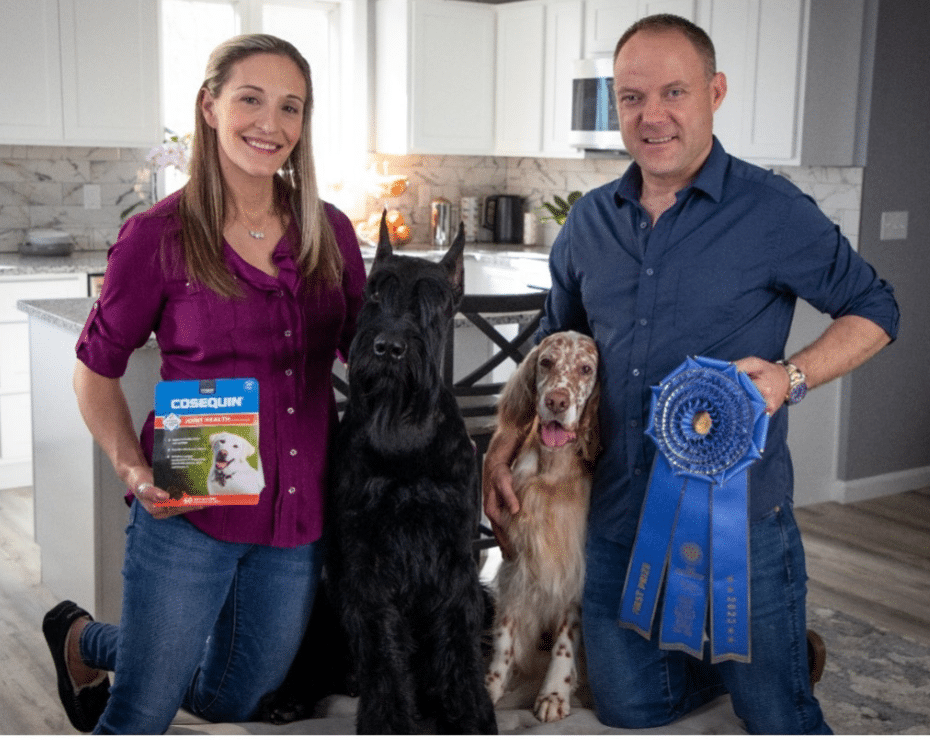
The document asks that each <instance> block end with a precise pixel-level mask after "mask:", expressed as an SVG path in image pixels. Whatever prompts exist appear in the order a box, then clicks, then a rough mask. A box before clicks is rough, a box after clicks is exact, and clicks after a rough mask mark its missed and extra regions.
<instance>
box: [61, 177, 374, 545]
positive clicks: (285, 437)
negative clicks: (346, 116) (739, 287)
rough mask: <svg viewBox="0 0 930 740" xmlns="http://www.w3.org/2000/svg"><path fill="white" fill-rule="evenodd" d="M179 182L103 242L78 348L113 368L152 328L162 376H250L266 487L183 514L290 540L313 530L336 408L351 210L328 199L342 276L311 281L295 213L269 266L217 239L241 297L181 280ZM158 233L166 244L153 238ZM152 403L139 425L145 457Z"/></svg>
mask: <svg viewBox="0 0 930 740" xmlns="http://www.w3.org/2000/svg"><path fill="white" fill-rule="evenodd" d="M179 198H180V195H179V194H175V195H173V196H169V197H168V198H166V199H164V200H163V201H161V202H160V203H157V204H156V205H155V206H153V207H152V208H150V209H149V210H148V211H146V212H145V213H142V214H139V215H137V216H134V217H133V218H131V219H129V220H128V221H127V222H126V224H125V225H124V226H123V228H122V230H121V231H120V235H119V238H118V240H117V241H116V243H115V244H114V245H113V246H112V247H111V248H110V252H109V256H108V259H107V270H106V276H105V280H104V287H103V291H102V293H101V295H100V299H99V300H98V301H96V302H95V303H94V306H93V309H92V310H91V312H90V315H89V316H88V317H87V323H86V324H85V325H84V329H83V331H82V332H81V336H80V339H78V343H77V357H78V359H80V360H81V361H82V362H83V363H84V364H85V365H87V367H89V368H90V369H91V370H93V371H94V372H96V373H99V374H100V375H104V376H106V377H109V378H118V377H121V376H122V375H123V373H124V372H125V371H126V365H127V363H128V361H129V356H130V355H131V354H132V352H133V351H134V350H135V349H137V348H138V347H141V346H142V345H143V344H145V342H146V341H147V340H148V338H149V336H150V335H151V333H152V332H153V331H154V332H155V337H156V339H157V341H158V346H159V348H160V350H161V377H162V378H163V379H164V380H182V379H208V378H239V377H251V378H256V379H257V380H258V382H259V389H260V391H259V393H260V395H259V411H260V416H261V418H260V426H259V452H260V454H261V459H262V465H263V468H264V473H265V482H266V485H265V488H264V490H263V491H262V493H261V496H260V499H259V503H258V504H257V505H255V506H212V507H207V508H206V509H203V510H201V511H195V512H191V513H189V514H186V515H185V516H186V517H187V519H188V520H189V521H190V522H191V523H193V524H194V525H195V526H196V527H198V528H199V529H201V530H202V531H203V532H205V533H207V534H209V535H211V536H212V537H215V538H217V539H220V540H224V541H227V542H246V543H252V544H259V545H273V546H277V547H296V546H299V545H303V544H306V543H308V542H313V541H314V540H316V539H318V538H319V537H320V535H321V533H322V516H323V490H324V488H323V487H324V480H325V475H326V449H327V443H328V440H329V436H330V429H331V427H332V425H333V423H334V420H335V419H336V411H335V399H334V395H333V389H332V382H331V376H330V373H331V369H332V365H333V361H334V359H335V357H336V354H337V352H338V353H339V354H340V355H341V356H342V357H346V356H347V355H348V349H349V343H350V342H351V340H352V336H353V334H354V332H355V326H356V319H357V317H358V312H359V310H360V308H361V304H362V290H363V288H364V283H365V268H364V264H363V262H362V256H361V252H360V251H359V248H358V240H357V239H356V237H355V232H354V230H353V229H352V224H351V223H350V222H349V220H348V218H346V216H345V215H344V214H343V213H341V212H340V211H338V210H337V209H336V208H334V207H332V206H330V205H329V204H327V206H326V212H327V215H328V217H329V220H330V223H331V224H332V226H333V229H334V231H335V234H336V239H337V241H338V243H339V249H340V251H341V252H342V257H343V261H344V263H345V268H344V271H343V279H342V285H341V287H337V288H329V289H326V290H320V291H314V290H313V289H309V288H307V287H306V286H305V285H304V284H303V283H302V281H301V280H300V278H299V275H298V272H297V267H296V264H295V261H294V259H293V254H292V252H293V248H294V244H295V242H296V240H297V238H298V231H297V227H296V223H295V220H294V219H292V220H291V224H290V226H289V228H288V230H287V233H286V234H285V235H284V236H283V237H282V239H281V241H280V242H279V243H278V244H277V246H276V247H275V251H274V254H273V256H272V259H273V261H274V263H275V264H276V265H277V267H278V271H279V272H278V277H277V278H273V277H271V276H270V275H268V274H266V273H264V272H262V271H261V270H259V269H257V268H255V267H253V266H252V265H250V264H248V263H247V262H246V261H245V260H243V259H242V258H241V257H240V256H239V255H238V254H237V253H236V251H235V250H233V249H232V248H231V247H230V246H229V245H228V244H227V245H226V263H227V265H228V266H229V269H230V270H231V271H232V274H233V275H234V276H235V278H236V280H237V281H238V283H239V286H240V288H241V289H242V292H243V294H244V297H242V298H232V299H227V298H222V297H220V296H218V295H217V294H216V293H214V292H213V291H211V290H209V289H207V288H204V287H202V286H199V285H197V284H192V283H190V282H188V280H187V279H186V277H185V274H184V267H183V261H181V260H180V249H179V226H180V222H179V218H178V200H179ZM163 243H164V247H165V248H164V254H163V250H162V244H163ZM153 428H154V412H152V413H150V414H149V417H148V419H147V420H146V422H145V424H144V426H143V428H142V434H141V442H142V449H143V451H144V452H145V454H146V456H147V457H148V459H149V462H150V463H151V454H152V442H153Z"/></svg>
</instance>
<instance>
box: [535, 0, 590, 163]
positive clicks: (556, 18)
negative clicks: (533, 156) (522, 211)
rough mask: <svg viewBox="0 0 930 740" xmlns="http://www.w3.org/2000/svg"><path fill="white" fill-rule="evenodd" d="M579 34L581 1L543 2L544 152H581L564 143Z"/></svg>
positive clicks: (575, 154) (558, 154)
mask: <svg viewBox="0 0 930 740" xmlns="http://www.w3.org/2000/svg"><path fill="white" fill-rule="evenodd" d="M583 34H584V31H583V28H582V6H581V3H579V2H577V1H575V0H558V1H557V2H549V3H547V4H546V57H545V77H544V85H543V89H544V90H545V96H544V98H543V155H544V156H548V157H563V158H564V157H581V156H583V154H582V152H581V151H580V150H579V149H577V148H576V147H573V146H569V144H568V132H569V131H570V130H571V127H572V75H573V72H574V64H575V62H576V61H577V60H579V59H581V58H582V56H583V54H582V43H583Z"/></svg>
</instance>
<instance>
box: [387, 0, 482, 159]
mask: <svg viewBox="0 0 930 740" xmlns="http://www.w3.org/2000/svg"><path fill="white" fill-rule="evenodd" d="M375 17H376V23H377V26H376V33H375V36H376V43H375V77H376V86H375V89H376V136H377V147H378V151H380V152H382V153H385V154H474V155H483V154H489V153H491V152H492V150H493V149H494V83H495V81H494V58H495V12H494V6H491V5H484V4H479V3H468V2H457V1H456V0H447V2H435V1H433V0H377V5H376V15H375Z"/></svg>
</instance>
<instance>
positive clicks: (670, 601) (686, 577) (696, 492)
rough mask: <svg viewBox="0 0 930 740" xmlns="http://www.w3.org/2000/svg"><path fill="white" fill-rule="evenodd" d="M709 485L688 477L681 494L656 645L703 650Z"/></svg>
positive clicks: (697, 655)
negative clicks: (658, 638)
mask: <svg viewBox="0 0 930 740" xmlns="http://www.w3.org/2000/svg"><path fill="white" fill-rule="evenodd" d="M710 500H711V486H710V484H708V483H706V482H704V481H698V480H694V479H691V480H689V482H688V485H687V487H686V488H685V490H684V492H683V493H682V496H681V504H680V505H679V507H678V520H677V523H676V525H675V533H674V535H673V537H672V547H671V552H670V553H669V567H668V576H667V579H666V584H665V601H664V605H663V607H662V629H661V633H660V640H659V647H660V648H662V649H663V650H681V651H682V652H685V653H688V654H689V655H693V656H694V657H695V658H698V659H700V658H701V657H703V654H704V625H705V622H706V619H707V601H708V574H709V556H710V510H709V509H710Z"/></svg>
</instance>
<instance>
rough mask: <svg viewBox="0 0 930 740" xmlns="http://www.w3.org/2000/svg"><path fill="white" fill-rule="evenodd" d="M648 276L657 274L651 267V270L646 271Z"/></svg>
mask: <svg viewBox="0 0 930 740" xmlns="http://www.w3.org/2000/svg"><path fill="white" fill-rule="evenodd" d="M646 274H647V275H654V274H655V270H653V269H652V268H651V267H649V268H647V269H646Z"/></svg>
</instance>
